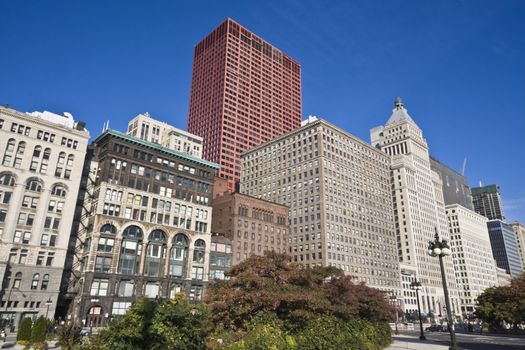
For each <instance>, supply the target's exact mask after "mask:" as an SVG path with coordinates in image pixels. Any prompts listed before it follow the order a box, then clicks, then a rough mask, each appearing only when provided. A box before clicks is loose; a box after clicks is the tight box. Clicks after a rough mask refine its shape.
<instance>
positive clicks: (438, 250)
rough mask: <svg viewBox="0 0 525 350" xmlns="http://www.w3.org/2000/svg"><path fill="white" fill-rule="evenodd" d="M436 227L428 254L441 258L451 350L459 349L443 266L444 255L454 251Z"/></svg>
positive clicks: (440, 265)
mask: <svg viewBox="0 0 525 350" xmlns="http://www.w3.org/2000/svg"><path fill="white" fill-rule="evenodd" d="M435 229H436V235H435V236H434V240H433V241H430V242H429V243H428V255H430V256H433V257H436V256H437V257H438V258H439V267H440V268H441V279H442V281H443V291H444V293H445V304H446V305H447V322H448V330H449V332H450V347H449V349H450V350H457V349H458V345H457V342H456V333H455V332H454V321H453V320H452V309H451V308H450V299H449V297H448V287H447V279H446V277H445V267H444V266H443V257H445V256H449V255H450V254H451V253H452V252H451V250H450V247H449V245H448V243H447V240H446V239H443V240H441V241H440V240H439V234H438V231H437V227H436V228H435Z"/></svg>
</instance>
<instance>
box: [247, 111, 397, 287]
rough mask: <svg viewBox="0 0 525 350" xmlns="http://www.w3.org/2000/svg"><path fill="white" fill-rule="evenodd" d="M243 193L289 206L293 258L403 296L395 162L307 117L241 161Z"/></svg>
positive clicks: (290, 244)
mask: <svg viewBox="0 0 525 350" xmlns="http://www.w3.org/2000/svg"><path fill="white" fill-rule="evenodd" d="M241 161H242V175H241V192H242V193H246V194H248V195H251V196H255V197H259V198H261V199H265V200H269V201H272V202H277V203H281V204H284V205H287V206H288V207H289V212H290V242H289V254H290V255H291V257H292V259H293V260H294V261H297V262H299V263H302V264H305V265H309V266H335V267H338V268H340V269H342V270H343V271H344V272H345V273H346V274H348V275H351V276H354V277H355V278H356V281H358V282H365V283H366V284H367V285H368V286H371V287H375V288H378V289H380V290H383V291H385V292H389V293H395V294H396V295H397V296H400V277H399V264H398V261H397V249H396V240H395V233H394V220H393V215H392V214H393V213H392V199H391V196H390V186H391V182H390V172H389V171H390V160H389V157H388V156H387V155H385V154H384V153H382V152H380V151H378V150H377V149H375V148H374V147H371V146H370V145H369V144H367V143H366V142H364V141H362V140H360V139H358V138H356V137H355V136H353V135H351V134H349V133H347V132H346V131H344V130H341V129H339V128H337V127H335V126H334V125H332V124H330V123H328V122H326V121H324V120H315V119H314V118H310V119H309V120H308V121H307V122H305V123H304V125H303V126H302V127H301V128H299V129H296V130H294V131H292V132H289V133H288V134H285V135H283V136H280V137H277V138H275V139H274V140H272V141H269V142H266V143H264V144H262V145H260V146H257V147H255V148H253V149H251V150H249V151H247V152H246V153H244V154H243V155H242V156H241Z"/></svg>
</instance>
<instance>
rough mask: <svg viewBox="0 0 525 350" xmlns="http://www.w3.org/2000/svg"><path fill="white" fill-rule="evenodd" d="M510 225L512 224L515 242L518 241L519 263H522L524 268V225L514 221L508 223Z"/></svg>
mask: <svg viewBox="0 0 525 350" xmlns="http://www.w3.org/2000/svg"><path fill="white" fill-rule="evenodd" d="M510 226H512V230H513V231H514V234H515V235H516V242H517V243H518V250H519V252H520V257H521V265H523V269H525V225H523V224H522V223H521V222H517V221H516V222H513V223H512V224H510Z"/></svg>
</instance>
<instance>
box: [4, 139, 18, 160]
mask: <svg viewBox="0 0 525 350" xmlns="http://www.w3.org/2000/svg"><path fill="white" fill-rule="evenodd" d="M15 145H16V140H15V139H9V141H7V145H6V146H5V154H4V159H3V160H2V165H5V166H11V163H12V162H13V152H14V150H15Z"/></svg>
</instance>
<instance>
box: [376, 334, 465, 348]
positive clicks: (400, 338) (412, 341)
mask: <svg viewBox="0 0 525 350" xmlns="http://www.w3.org/2000/svg"><path fill="white" fill-rule="evenodd" d="M393 338H394V342H393V343H392V345H390V346H389V347H388V348H386V349H385V350H402V349H404V350H448V347H449V345H448V344H445V343H440V342H436V341H433V340H419V337H415V336H411V335H405V334H402V335H401V334H400V335H394V337H393ZM460 349H461V348H460Z"/></svg>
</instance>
